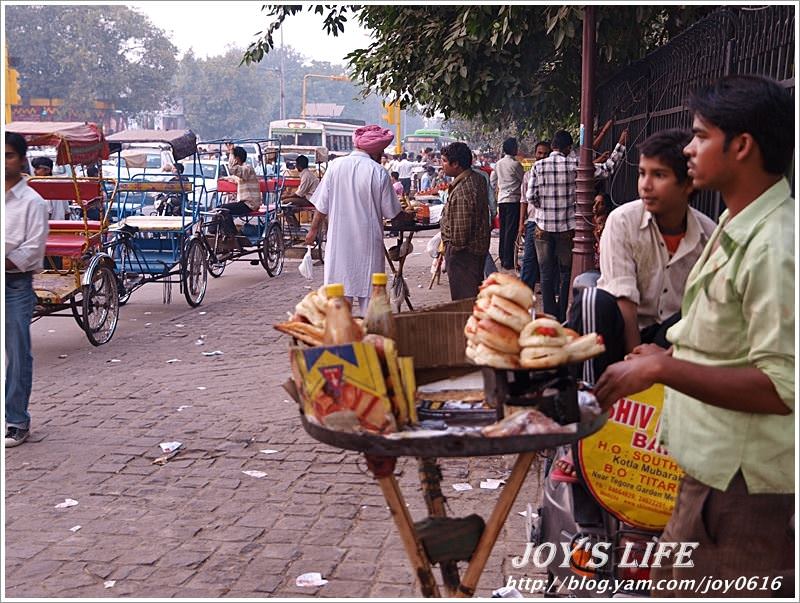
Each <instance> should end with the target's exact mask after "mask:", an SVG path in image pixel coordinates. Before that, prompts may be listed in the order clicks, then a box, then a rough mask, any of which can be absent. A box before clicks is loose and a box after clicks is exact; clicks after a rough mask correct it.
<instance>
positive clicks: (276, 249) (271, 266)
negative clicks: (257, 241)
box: [258, 223, 284, 276]
mask: <svg viewBox="0 0 800 603" xmlns="http://www.w3.org/2000/svg"><path fill="white" fill-rule="evenodd" d="M258 257H259V259H260V260H261V265H262V266H264V270H266V271H267V274H269V275H270V276H278V275H279V274H280V273H281V272H282V271H283V260H284V252H283V234H282V233H281V227H280V226H278V224H277V223H273V224H270V226H269V228H268V229H267V235H266V236H265V237H264V240H263V241H261V247H260V248H259V249H258Z"/></svg>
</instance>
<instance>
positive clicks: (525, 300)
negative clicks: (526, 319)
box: [478, 272, 534, 310]
mask: <svg viewBox="0 0 800 603" xmlns="http://www.w3.org/2000/svg"><path fill="white" fill-rule="evenodd" d="M492 295H500V296H502V297H505V298H506V299H508V300H511V301H513V302H514V303H515V304H517V305H518V306H521V307H522V309H523V310H530V309H531V307H533V301H534V296H533V291H531V288H530V287H528V285H526V284H525V283H524V282H523V281H521V280H520V279H518V278H517V277H516V276H512V275H510V274H504V273H502V272H494V273H492V274H490V275H489V276H488V277H486V280H484V281H483V284H481V286H480V292H479V293H478V297H479V298H483V297H491V296H492Z"/></svg>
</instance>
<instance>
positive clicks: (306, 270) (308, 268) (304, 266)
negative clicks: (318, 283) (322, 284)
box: [298, 245, 314, 280]
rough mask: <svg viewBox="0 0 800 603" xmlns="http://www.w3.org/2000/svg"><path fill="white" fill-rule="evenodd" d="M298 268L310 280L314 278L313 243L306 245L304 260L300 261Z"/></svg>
mask: <svg viewBox="0 0 800 603" xmlns="http://www.w3.org/2000/svg"><path fill="white" fill-rule="evenodd" d="M298 270H299V271H300V274H302V275H303V276H304V277H305V278H307V279H308V280H311V279H312V278H314V260H313V259H311V245H309V246H308V247H306V254H305V255H304V256H303V261H302V262H300V266H299V267H298Z"/></svg>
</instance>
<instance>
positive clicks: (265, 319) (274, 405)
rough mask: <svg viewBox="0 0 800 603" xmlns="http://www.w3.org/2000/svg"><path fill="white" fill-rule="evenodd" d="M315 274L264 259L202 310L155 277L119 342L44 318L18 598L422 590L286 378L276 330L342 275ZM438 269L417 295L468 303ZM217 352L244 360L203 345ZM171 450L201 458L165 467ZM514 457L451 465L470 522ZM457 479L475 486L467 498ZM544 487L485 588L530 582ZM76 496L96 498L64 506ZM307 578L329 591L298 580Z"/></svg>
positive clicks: (368, 488) (14, 501)
mask: <svg viewBox="0 0 800 603" xmlns="http://www.w3.org/2000/svg"><path fill="white" fill-rule="evenodd" d="M415 242H416V239H415ZM419 243H420V244H418V245H417V252H419V251H424V246H423V245H424V239H423V240H420V241H419ZM494 243H495V244H496V240H495V241H494ZM296 266H297V262H287V265H286V267H285V270H284V274H282V275H281V276H279V277H277V278H274V279H270V278H268V277H267V276H266V273H265V272H264V271H263V270H262V269H261V268H260V267H256V266H250V265H247V264H239V265H236V266H234V267H233V268H229V269H228V271H227V272H226V273H225V275H224V276H223V277H222V278H221V279H219V280H211V281H210V286H209V291H208V293H207V296H206V300H205V302H204V303H203V305H202V306H201V307H200V308H196V309H190V308H189V307H188V306H187V305H186V303H185V301H184V300H183V298H182V297H181V296H179V295H178V293H177V288H176V289H175V292H174V295H173V301H172V304H171V305H162V304H161V303H160V301H161V295H162V290H161V287H160V286H158V285H148V286H146V287H145V288H143V289H142V290H140V291H139V292H137V295H135V296H134V297H133V299H132V300H131V301H130V302H129V304H128V305H127V306H125V307H124V308H122V311H121V314H120V321H121V322H120V326H119V328H118V331H117V333H116V334H115V336H114V338H113V340H112V341H111V342H110V343H109V344H107V345H106V346H103V347H100V348H94V347H92V346H91V345H90V344H89V343H88V342H87V341H86V339H85V337H83V335H82V334H81V332H80V331H79V330H78V328H77V326H76V325H75V324H74V322H73V321H71V320H66V319H55V318H47V319H43V320H41V321H39V322H38V323H37V324H35V325H34V351H35V357H36V362H35V377H34V392H33V398H32V403H31V412H32V415H33V425H32V427H33V429H32V435H31V439H30V441H29V442H28V443H26V444H25V445H23V446H21V447H19V448H16V449H10V450H8V451H6V455H5V461H6V464H5V475H6V495H5V528H6V531H5V537H6V549H5V552H6V555H5V595H6V596H8V597H82V598H83V597H109V596H135V597H157V598H165V597H178V596H179V597H193V598H197V597H217V596H226V597H242V598H244V597H269V596H285V597H288V596H293V597H296V596H310V595H318V596H359V597H369V596H372V597H376V596H381V597H393V596H413V595H416V594H418V590H417V588H416V587H415V585H414V577H413V575H412V572H411V570H410V569H409V566H408V563H407V561H406V559H405V556H404V553H403V549H402V546H401V543H400V539H399V537H398V536H397V534H396V532H395V529H394V524H393V523H392V521H391V519H390V515H389V512H388V510H387V508H386V506H385V503H384V500H383V497H382V496H381V494H380V491H379V489H378V487H377V485H376V484H375V483H374V482H373V480H372V479H371V477H370V476H369V475H367V474H365V467H364V465H363V462H362V461H361V458H360V456H359V455H357V454H355V453H350V452H344V451H340V450H337V449H333V448H331V447H328V446H326V445H323V444H320V443H318V442H316V441H315V440H313V439H311V438H310V437H308V436H307V435H306V433H305V431H303V429H302V427H301V426H300V423H299V420H298V412H297V408H296V405H295V404H294V402H290V401H288V400H287V398H288V397H287V396H286V395H285V393H284V392H283V390H282V389H281V387H280V385H281V383H282V382H283V381H285V379H286V378H287V375H288V358H287V344H288V341H287V339H286V338H285V337H284V336H282V335H280V334H279V333H278V332H276V331H275V330H274V329H272V327H271V324H273V323H274V322H276V321H279V320H281V319H283V317H284V316H285V313H286V311H287V310H290V309H291V308H292V307H293V305H294V303H296V301H297V300H299V299H300V297H302V295H304V294H305V293H306V292H307V290H308V289H309V287H311V286H313V287H317V286H319V284H320V283H321V279H322V270H321V268H318V269H317V274H316V275H315V279H314V280H313V281H312V282H311V284H310V285H308V284H306V283H307V281H305V280H304V279H302V277H300V275H299V274H298V272H297V269H296ZM429 266H430V259H429V258H427V257H426V256H424V255H417V256H414V257H412V259H411V261H410V262H409V265H408V266H407V270H406V275H407V276H408V281H409V286H410V289H411V293H412V296H413V301H414V303H415V304H419V305H430V304H432V303H437V302H440V301H445V300H446V299H448V295H449V294H448V289H447V285H446V276H445V277H443V278H442V284H441V285H439V286H436V287H434V290H433V291H428V290H427V282H428V280H429V278H430V275H429ZM418 285H423V287H422V288H420V287H419V286H418ZM201 336H204V345H202V346H201V345H197V344H196V342H197V340H198V339H199V338H200V337H201ZM213 350H221V351H222V352H224V354H223V355H218V356H212V357H206V356H203V355H202V352H203V351H213ZM171 359H178V360H179V362H174V363H168V362H167V361H168V360H171ZM112 360H119V362H112ZM168 441H180V442H183V443H184V447H185V450H184V451H183V452H181V453H180V454H179V455H178V456H176V457H175V458H174V459H172V460H170V461H169V462H168V463H167V464H166V465H164V466H157V465H153V464H152V461H153V460H154V459H155V458H157V457H159V456H160V455H161V450H160V448H159V443H161V442H168ZM265 449H271V450H276V451H277V452H276V453H274V454H265V453H263V452H261V450H265ZM511 460H512V459H511V457H491V458H484V459H477V460H466V459H465V460H452V461H446V462H444V463H443V471H444V477H445V481H444V488H445V491H446V493H447V495H448V498H449V500H448V503H449V505H450V508H451V511H452V513H451V515H452V516H465V515H468V514H470V513H473V512H478V513H482V514H484V515H486V509H487V508H488V506H489V505H490V504H492V503H493V502H494V501H495V500H496V498H497V496H498V493H499V491H490V490H481V489H479V488H478V483H479V482H480V480H481V479H485V478H487V477H502V476H504V475H505V474H507V473H508V471H510V468H511ZM248 470H256V471H263V472H266V474H267V476H266V477H264V478H262V479H259V478H254V477H251V476H249V475H246V474H244V473H242V472H243V471H248ZM398 471H401V472H402V477H401V478H400V481H401V486H402V487H403V489H404V492H406V494H407V502H408V503H409V505H410V506H409V508H410V510H411V513H412V516H414V517H415V519H419V518H422V517H424V515H425V513H424V506H423V502H422V498H421V496H420V495H419V487H418V482H417V477H416V464H415V463H414V462H413V461H412V460H404V461H401V462H400V463H399V464H398ZM455 482H471V483H472V485H473V487H474V490H472V491H467V492H461V493H459V492H456V491H455V490H453V489H452V487H451V484H452V483H455ZM537 482H538V479H536V476H531V479H529V480H528V484H527V485H526V486H525V488H524V489H523V492H522V494H521V497H520V499H519V500H518V501H517V503H516V504H515V506H514V508H513V511H512V517H511V518H510V520H509V522H508V523H507V525H506V527H505V529H504V531H503V533H502V535H501V537H500V542H499V543H498V546H497V548H496V550H495V553H494V554H493V555H492V557H491V558H490V560H489V563H488V565H487V570H486V572H485V574H484V578H483V579H482V580H481V582H480V584H479V589H478V594H479V595H481V596H489V595H490V591H491V590H492V589H494V588H497V587H498V586H500V585H502V583H503V582H504V576H507V575H509V574H517V573H518V570H513V569H512V568H511V565H510V564H511V558H512V557H513V556H516V555H520V554H522V552H523V551H524V542H525V534H524V530H523V518H522V517H519V515H517V512H519V511H523V510H524V509H525V504H526V503H527V502H528V501H535V500H536V499H537V494H538V492H537ZM66 498H71V499H74V500H76V501H78V505H77V506H72V507H69V508H62V509H59V508H55V505H56V504H57V503H60V502H62V501H64V500H65V499H66ZM76 526H80V529H77V528H76ZM75 530H76V531H75ZM305 572H321V573H322V574H323V576H324V577H325V578H326V579H327V580H329V583H328V584H327V585H325V586H322V587H319V588H298V587H296V586H295V578H296V577H297V576H299V575H300V574H303V573H305ZM109 581H114V583H113V586H110V587H106V584H110V582H109Z"/></svg>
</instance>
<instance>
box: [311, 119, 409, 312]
mask: <svg viewBox="0 0 800 603" xmlns="http://www.w3.org/2000/svg"><path fill="white" fill-rule="evenodd" d="M393 139H394V135H393V134H392V132H391V131H390V130H387V129H385V128H381V127H380V126H377V125H369V126H364V127H361V128H358V129H357V130H356V131H355V132H354V133H353V144H354V146H355V147H356V148H355V150H354V151H352V152H351V153H350V154H349V155H347V156H345V157H340V158H339V159H337V160H336V161H334V162H332V163H331V164H330V165H329V166H328V170H327V171H326V172H325V175H324V176H323V177H322V180H321V181H320V183H319V186H318V187H317V190H316V191H315V193H314V195H313V196H312V197H311V203H312V204H313V205H314V207H315V208H316V209H317V211H316V213H315V214H314V220H313V221H312V222H311V227H310V228H309V232H308V235H307V236H306V239H305V243H306V245H312V244H313V243H314V241H315V239H316V236H317V232H318V230H319V228H320V224H321V223H322V221H323V220H324V219H325V218H326V217H327V218H328V242H327V246H326V248H325V284H326V285H327V284H329V283H342V284H343V285H344V290H345V295H346V296H347V297H349V298H350V299H351V300H355V299H358V300H359V305H360V308H361V312H362V313H365V312H366V309H367V301H368V298H369V293H370V290H371V287H372V280H371V279H372V274H373V273H374V272H385V265H386V264H385V261H384V246H383V220H385V219H394V218H396V217H397V216H398V215H399V214H401V213H402V208H401V206H400V201H399V200H398V199H397V196H396V195H395V193H394V190H393V189H392V184H391V182H390V179H389V174H388V173H387V172H386V170H385V169H383V168H382V167H381V164H380V160H381V153H383V150H384V149H385V148H386V147H387V146H388V145H389V144H390V143H391V142H392V140H393Z"/></svg>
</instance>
